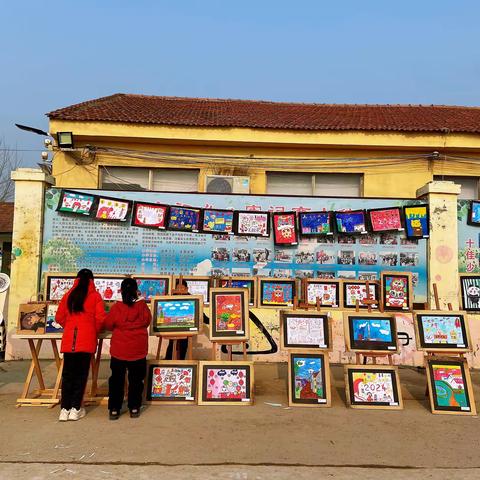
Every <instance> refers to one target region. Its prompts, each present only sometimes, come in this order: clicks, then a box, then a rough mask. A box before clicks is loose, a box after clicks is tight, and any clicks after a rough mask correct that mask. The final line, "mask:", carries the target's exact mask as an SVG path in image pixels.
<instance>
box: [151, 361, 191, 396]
mask: <svg viewBox="0 0 480 480" xmlns="http://www.w3.org/2000/svg"><path fill="white" fill-rule="evenodd" d="M156 370H157V371H156ZM162 370H163V371H162ZM165 370H167V372H165ZM179 370H181V372H179ZM186 372H187V373H186ZM165 373H167V374H168V376H167V375H165ZM189 373H190V374H191V375H190V376H189ZM155 376H156V377H155ZM159 376H160V378H159ZM165 377H166V378H165ZM154 378H155V384H154ZM162 381H163V382H164V384H165V383H166V384H167V385H166V386H165V390H163V388H162V383H160V382H162ZM182 382H183V386H182ZM145 384H146V388H145V403H147V404H148V405H197V402H198V361H196V360H151V361H149V362H147V375H146V382H145ZM154 387H155V388H156V389H157V392H156V393H155V394H154V393H153V388H154ZM176 388H177V389H178V390H177V391H175V389H176ZM188 388H190V391H188Z"/></svg>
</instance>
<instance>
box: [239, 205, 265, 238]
mask: <svg viewBox="0 0 480 480" xmlns="http://www.w3.org/2000/svg"><path fill="white" fill-rule="evenodd" d="M233 231H234V232H235V235H247V236H252V237H269V236H270V213H269V212H256V211H249V210H248V211H238V210H237V211H235V215H234V221H233Z"/></svg>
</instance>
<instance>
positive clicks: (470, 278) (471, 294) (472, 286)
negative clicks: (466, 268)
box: [460, 273, 480, 312]
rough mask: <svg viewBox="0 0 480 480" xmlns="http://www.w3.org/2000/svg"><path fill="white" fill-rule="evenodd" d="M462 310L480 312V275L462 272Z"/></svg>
mask: <svg viewBox="0 0 480 480" xmlns="http://www.w3.org/2000/svg"><path fill="white" fill-rule="evenodd" d="M460 287H461V296H462V298H461V300H462V301H461V304H462V310H466V311H467V312H480V275H478V274H476V275H475V274H468V273H465V274H460Z"/></svg>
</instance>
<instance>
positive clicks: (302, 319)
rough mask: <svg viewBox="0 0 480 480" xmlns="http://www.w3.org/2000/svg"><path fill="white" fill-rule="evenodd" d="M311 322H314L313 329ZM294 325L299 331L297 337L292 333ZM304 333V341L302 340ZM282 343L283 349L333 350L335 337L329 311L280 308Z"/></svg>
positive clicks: (296, 330) (296, 331)
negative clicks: (309, 324)
mask: <svg viewBox="0 0 480 480" xmlns="http://www.w3.org/2000/svg"><path fill="white" fill-rule="evenodd" d="M309 322H311V323H312V322H314V328H313V329H312V328H309V326H308V323H309ZM293 327H295V333H298V337H297V338H294V336H293V335H290V331H291V329H292V328H293ZM302 335H303V339H304V340H303V341H302V340H301V338H302V337H301V336H302ZM306 337H307V339H306V341H305V338H306ZM308 337H309V338H308ZM280 345H281V348H282V350H302V351H307V350H313V351H318V350H322V351H328V352H330V351H332V348H333V337H332V321H331V319H330V316H329V315H328V314H327V313H322V312H315V311H302V310H280Z"/></svg>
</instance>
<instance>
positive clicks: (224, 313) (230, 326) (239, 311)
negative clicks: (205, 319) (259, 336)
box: [209, 288, 249, 340]
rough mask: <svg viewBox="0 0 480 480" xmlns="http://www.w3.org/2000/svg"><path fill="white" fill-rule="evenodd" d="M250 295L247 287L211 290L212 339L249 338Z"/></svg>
mask: <svg viewBox="0 0 480 480" xmlns="http://www.w3.org/2000/svg"><path fill="white" fill-rule="evenodd" d="M248 297H249V292H248V289H246V288H212V289H211V290H210V337H209V338H210V340H248V338H249V309H248Z"/></svg>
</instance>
